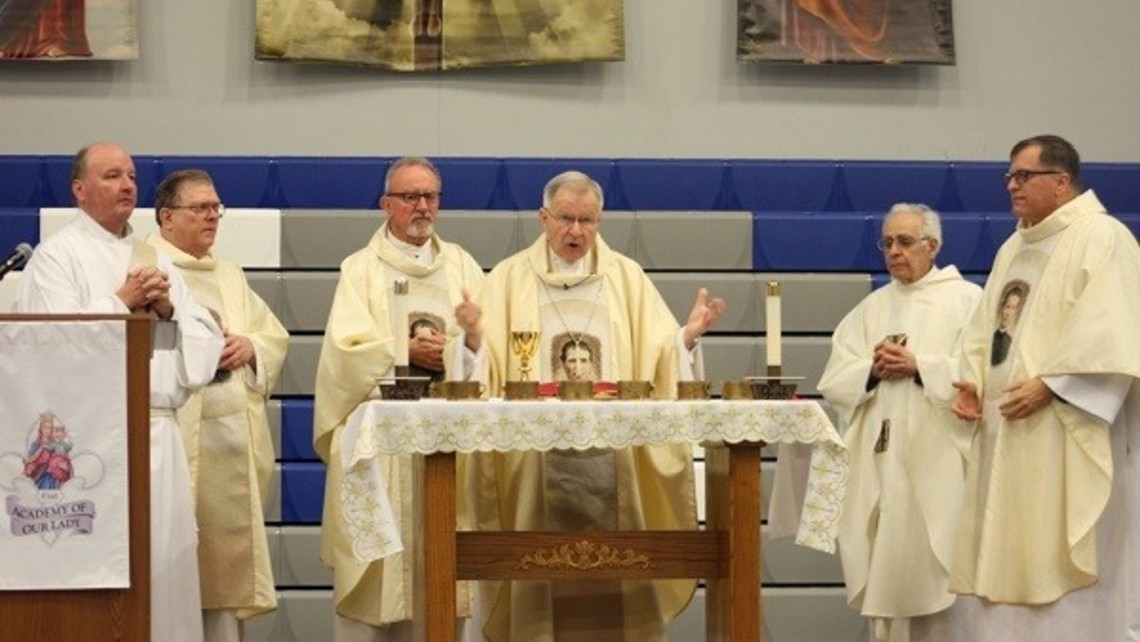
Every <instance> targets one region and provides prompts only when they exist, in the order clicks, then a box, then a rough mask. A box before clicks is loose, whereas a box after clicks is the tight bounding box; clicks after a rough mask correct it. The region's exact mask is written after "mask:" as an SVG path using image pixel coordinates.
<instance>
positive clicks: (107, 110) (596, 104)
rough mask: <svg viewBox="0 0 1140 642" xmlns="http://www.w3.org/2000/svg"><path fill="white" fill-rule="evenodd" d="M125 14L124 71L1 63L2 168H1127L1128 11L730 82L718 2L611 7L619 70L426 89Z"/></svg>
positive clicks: (1096, 3)
mask: <svg viewBox="0 0 1140 642" xmlns="http://www.w3.org/2000/svg"><path fill="white" fill-rule="evenodd" d="M139 4H140V5H141V6H140V7H139V32H140V41H141V48H142V58H141V59H140V60H138V61H135V62H127V63H57V64H51V63H27V62H24V63H10V62H9V63H3V64H0V96H2V98H0V123H3V135H2V136H0V153H10V154H11V153H52V154H67V153H71V152H73V151H74V150H75V149H76V148H77V147H78V146H79V145H81V144H82V143H84V142H87V141H90V140H92V139H100V138H107V139H116V140H120V141H123V142H124V143H126V144H127V146H128V147H129V148H130V149H131V150H132V151H134V152H135V153H139V154H205V155H335V156H342V155H367V156H378V155H379V156H388V155H400V154H407V153H417V154H427V155H438V156H572V157H573V156H598V157H690V158H701V157H711V158H722V157H723V158H850V159H865V158H870V159H899V160H910V159H931V160H939V159H959V160H1000V159H1002V158H1004V157H1005V154H1006V151H1007V150H1008V148H1009V146H1010V145H1011V144H1012V143H1013V142H1014V141H1015V140H1016V139H1018V138H1021V137H1023V136H1025V135H1029V134H1033V133H1038V132H1041V131H1056V132H1058V133H1062V134H1063V135H1066V136H1068V137H1069V138H1070V139H1071V140H1072V141H1073V142H1074V143H1075V144H1076V145H1077V147H1078V148H1079V149H1081V151H1082V153H1083V154H1084V156H1085V157H1086V158H1087V159H1089V160H1098V161H1137V160H1140V137H1137V136H1132V135H1127V133H1128V132H1132V131H1134V129H1135V128H1134V125H1135V123H1134V117H1133V114H1134V112H1135V109H1136V106H1137V105H1140V83H1137V81H1136V80H1135V74H1134V72H1132V71H1131V70H1133V69H1135V68H1136V67H1137V66H1140V65H1138V63H1140V47H1138V46H1137V45H1136V40H1135V34H1134V30H1135V27H1136V25H1138V24H1140V3H1136V2H1122V1H1120V0H1113V1H1109V0H1089V1H1087V2H1081V3H1077V2H1072V0H1066V1H1062V0H1003V1H1002V2H981V1H979V0H956V2H955V7H954V20H955V23H956V29H955V32H956V36H957V40H958V65H957V66H956V67H928V68H852V67H847V68H823V67H815V68H800V67H791V66H787V67H771V66H757V65H738V64H737V63H736V62H735V60H734V57H733V51H734V41H735V34H736V30H735V24H736V18H735V11H736V2H735V0H720V1H719V2H717V1H714V0H699V1H694V0H626V39H627V54H626V61H625V62H623V63H608V64H591V65H584V66H580V65H565V66H557V67H545V68H529V69H499V70H482V71H465V72H451V73H446V74H426V75H400V74H395V73H386V72H380V71H377V70H371V69H357V68H337V67H331V66H322V65H288V64H281V63H259V62H255V61H254V60H253V33H252V32H253V22H254V0H195V1H194V2H169V1H152V2H139ZM1062 90H1063V91H1064V92H1065V93H1064V94H1059V93H1058V92H1060V91H1062Z"/></svg>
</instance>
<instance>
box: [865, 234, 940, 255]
mask: <svg viewBox="0 0 1140 642" xmlns="http://www.w3.org/2000/svg"><path fill="white" fill-rule="evenodd" d="M929 238H930V237H929V236H924V237H922V238H920V239H916V238H914V237H913V236H907V235H906V234H899V235H898V236H884V237H883V238H881V239H879V241H878V242H877V243H875V246H876V247H878V248H879V249H880V250H882V251H884V252H888V251H890V250H892V249H894V247H895V246H896V245H897V246H898V247H899V249H900V250H902V251H904V252H905V251H906V250H909V249H910V248H912V247H914V244H915V243H918V242H919V241H925V240H927V239H929Z"/></svg>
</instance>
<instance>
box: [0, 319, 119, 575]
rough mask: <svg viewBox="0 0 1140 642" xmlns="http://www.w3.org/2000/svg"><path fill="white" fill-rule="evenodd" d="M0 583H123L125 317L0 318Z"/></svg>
mask: <svg viewBox="0 0 1140 642" xmlns="http://www.w3.org/2000/svg"><path fill="white" fill-rule="evenodd" d="M0 355H3V358H0V390H3V394H2V395H0V498H2V500H3V504H4V513H3V516H2V517H0V568H2V569H4V570H3V572H2V573H0V590H51V589H88V588H126V587H127V586H129V583H130V581H129V580H130V577H129V571H130V541H129V539H128V530H127V524H128V512H127V499H128V486H127V379H126V372H127V371H126V368H127V366H126V325H125V323H124V322H123V321H75V322H71V321H68V322H55V323H40V322H29V321H25V322H0Z"/></svg>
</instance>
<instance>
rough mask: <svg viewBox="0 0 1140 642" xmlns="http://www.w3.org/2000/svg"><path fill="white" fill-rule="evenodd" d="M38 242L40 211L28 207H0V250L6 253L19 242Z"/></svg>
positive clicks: (30, 243)
mask: <svg viewBox="0 0 1140 642" xmlns="http://www.w3.org/2000/svg"><path fill="white" fill-rule="evenodd" d="M39 242H40V211H39V210H38V209H28V208H7V207H5V208H0V252H2V253H3V255H7V253H8V252H9V251H11V250H12V248H14V247H16V246H17V245H19V244H20V243H27V244H29V245H32V246H35V245H37V244H39Z"/></svg>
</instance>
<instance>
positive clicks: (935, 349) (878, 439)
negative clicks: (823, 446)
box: [818, 203, 981, 642]
mask: <svg viewBox="0 0 1140 642" xmlns="http://www.w3.org/2000/svg"><path fill="white" fill-rule="evenodd" d="M879 247H880V249H882V251H883V260H884V263H885V264H886V267H887V270H888V271H889V272H890V275H891V281H890V283H888V284H887V285H885V286H883V287H881V288H879V289H877V290H875V291H874V292H872V293H871V294H869V295H867V297H866V298H865V299H863V300H862V301H861V302H860V303H859V305H857V306H856V307H855V308H854V309H853V310H851V312H849V313H848V314H847V316H846V317H844V319H843V320H842V321H841V322H840V323H839V326H838V327H837V328H836V329H835V332H834V333H833V334H832V340H831V357H830V359H829V360H828V362H827V367H826V369H825V370H824V373H823V377H822V378H821V380H820V382H819V386H818V388H819V391H820V392H821V393H822V394H823V396H824V398H825V399H826V400H827V402H828V403H829V404H830V405H831V406H832V408H834V409H835V410H836V412H837V413H838V415H839V419H840V423H841V426H842V428H843V432H844V440H845V442H846V444H847V449H848V452H850V454H851V472H850V477H849V479H848V486H847V494H846V496H845V497H844V505H843V511H842V514H841V518H840V524H839V534H838V540H839V550H840V555H841V558H842V562H843V574H844V578H845V580H846V584H847V602H848V604H849V605H850V606H851V608H853V609H855V610H858V611H859V612H860V613H861V614H862V615H863V616H864V617H866V618H868V620H869V621H868V624H869V626H870V639H871V640H875V641H881V642H888V641H889V642H906V641H907V640H909V639H910V635H909V631H910V628H911V624H912V622H911V619H912V618H921V617H922V616H926V615H929V614H931V613H935V612H937V611H941V610H943V609H946V608H947V607H949V606H950V605H951V604H952V603H953V602H954V595H953V594H952V593H950V590H949V582H950V564H951V553H952V552H953V544H954V536H955V534H956V533H957V530H956V527H957V524H958V521H957V519H958V507H959V506H960V505H961V503H962V493H963V489H964V486H965V457H966V453H967V452H968V450H969V445H970V435H971V433H972V430H971V427H970V426H968V425H966V424H962V423H961V422H959V421H958V420H957V419H955V418H954V416H953V414H951V413H950V410H949V405H950V402H951V401H952V400H953V397H954V388H953V387H952V385H951V384H952V382H953V381H954V380H955V379H957V377H958V359H957V356H956V354H955V349H956V347H957V345H958V341H959V338H960V335H961V332H962V328H963V327H964V326H965V325H966V322H967V320H968V319H969V315H970V313H971V312H972V311H973V309H974V306H975V304H976V303H977V301H978V299H979V298H980V296H981V288H979V287H978V286H977V285H974V284H973V283H970V282H969V281H966V280H965V279H963V278H962V275H961V274H959V273H958V269H957V268H956V267H954V266H952V265H950V266H946V267H943V268H939V267H937V266H936V265H935V258H936V257H937V256H938V251H939V250H940V249H941V248H942V225H941V223H940V220H939V216H938V213H937V212H935V211H934V210H932V209H930V208H929V207H927V206H926V205H920V204H913V203H898V204H896V205H895V206H894V207H892V208H891V210H890V211H889V212H888V213H887V215H886V217H885V218H884V219H883V225H882V237H881V239H880V241H879Z"/></svg>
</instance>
